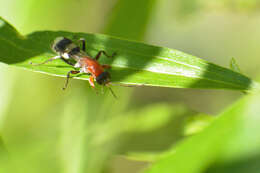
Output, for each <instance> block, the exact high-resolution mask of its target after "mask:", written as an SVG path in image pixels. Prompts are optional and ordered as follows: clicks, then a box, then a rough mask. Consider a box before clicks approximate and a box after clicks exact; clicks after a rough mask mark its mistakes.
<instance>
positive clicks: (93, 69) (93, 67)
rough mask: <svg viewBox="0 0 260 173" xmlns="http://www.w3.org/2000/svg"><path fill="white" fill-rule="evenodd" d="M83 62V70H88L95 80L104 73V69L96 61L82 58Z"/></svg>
mask: <svg viewBox="0 0 260 173" xmlns="http://www.w3.org/2000/svg"><path fill="white" fill-rule="evenodd" d="M81 61H82V62H81V64H82V65H83V66H84V67H83V68H87V71H89V73H91V74H92V75H93V76H94V77H95V78H96V77H97V76H99V75H100V74H101V73H103V72H104V69H103V67H102V66H101V65H100V64H99V63H98V62H97V61H96V60H94V59H91V58H88V57H86V58H82V59H81Z"/></svg>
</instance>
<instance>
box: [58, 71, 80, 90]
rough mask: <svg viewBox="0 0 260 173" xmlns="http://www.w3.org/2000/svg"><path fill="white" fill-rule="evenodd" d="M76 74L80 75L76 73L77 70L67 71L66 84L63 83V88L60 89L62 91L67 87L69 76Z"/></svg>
mask: <svg viewBox="0 0 260 173" xmlns="http://www.w3.org/2000/svg"><path fill="white" fill-rule="evenodd" d="M78 73H80V71H78V70H71V71H69V72H68V73H67V78H66V82H65V85H64V87H63V88H62V89H63V90H65V89H66V88H67V86H68V83H69V78H70V74H78Z"/></svg>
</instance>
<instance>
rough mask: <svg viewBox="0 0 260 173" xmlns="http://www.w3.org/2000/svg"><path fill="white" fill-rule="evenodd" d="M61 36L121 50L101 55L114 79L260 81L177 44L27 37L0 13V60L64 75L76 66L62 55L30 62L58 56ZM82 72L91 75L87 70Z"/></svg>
mask: <svg viewBox="0 0 260 173" xmlns="http://www.w3.org/2000/svg"><path fill="white" fill-rule="evenodd" d="M58 36H65V37H69V38H71V39H72V38H75V36H76V37H78V38H80V37H83V38H85V39H86V41H87V44H88V46H87V52H88V53H89V54H90V55H92V56H94V55H96V53H97V52H98V51H99V50H105V51H107V52H108V53H110V54H111V53H113V52H116V53H117V56H116V57H114V58H113V59H106V58H105V57H102V58H101V63H107V64H110V65H111V66H112V69H111V71H110V72H111V76H112V82H113V83H120V84H128V85H141V86H143V85H146V86H160V87H175V88H206V89H232V90H242V91H247V90H250V89H252V88H257V87H258V84H256V83H255V82H253V81H252V80H251V79H249V78H248V77H246V76H244V75H242V74H240V73H237V72H234V71H232V70H229V69H227V68H223V67H220V66H217V65H215V64H212V63H209V62H207V61H205V60H202V59H199V58H197V57H195V56H192V55H189V54H186V53H183V52H180V51H177V50H174V49H169V48H163V47H157V46H151V45H147V44H143V43H138V42H132V41H127V40H122V39H118V38H113V37H109V36H106V35H100V34H84V33H70V32H62V31H58V32H53V31H41V32H34V33H32V34H30V35H27V36H26V37H23V36H21V35H19V33H17V32H16V30H15V29H14V28H13V27H12V26H11V25H9V24H8V23H7V22H6V21H5V20H3V19H0V51H1V54H0V62H3V63H6V64H9V65H14V66H19V67H23V68H25V69H28V70H32V71H36V72H42V73H46V74H51V75H55V76H62V77H65V76H66V74H67V72H68V71H69V70H71V69H73V68H72V67H70V66H68V65H66V64H65V63H63V62H61V61H59V60H56V61H54V62H51V63H49V64H45V65H41V66H32V65H31V64H29V62H34V63H39V62H43V61H45V60H46V59H48V58H50V57H52V56H54V54H53V52H52V51H51V49H50V45H51V43H52V41H53V40H54V39H55V38H56V37H58ZM77 78H78V79H85V80H87V79H88V76H86V75H82V76H80V77H77Z"/></svg>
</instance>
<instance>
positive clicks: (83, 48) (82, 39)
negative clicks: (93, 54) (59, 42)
mask: <svg viewBox="0 0 260 173" xmlns="http://www.w3.org/2000/svg"><path fill="white" fill-rule="evenodd" d="M78 41H79V42H82V50H83V51H84V52H85V51H86V40H85V39H84V38H80V39H79V40H78Z"/></svg>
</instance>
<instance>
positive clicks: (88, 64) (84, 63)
mask: <svg viewBox="0 0 260 173" xmlns="http://www.w3.org/2000/svg"><path fill="white" fill-rule="evenodd" d="M79 42H82V49H81V48H80V46H79V44H76V43H74V42H73V41H72V40H71V39H68V38H65V37H58V38H56V39H55V40H54V42H53V44H52V50H53V51H54V52H55V53H57V54H58V55H57V56H55V57H52V58H50V59H48V60H46V61H45V62H42V63H39V64H33V65H41V64H45V63H47V62H50V61H53V60H55V59H61V60H63V61H64V62H65V63H67V64H69V65H71V66H73V67H75V68H76V69H79V70H71V71H69V72H68V73H67V78H66V82H65V86H64V87H63V89H66V88H67V86H68V82H69V78H70V77H71V74H78V73H85V74H90V77H89V83H90V86H91V87H93V88H94V87H95V84H94V80H96V82H97V83H98V84H100V85H103V86H108V85H109V83H110V79H111V77H110V74H109V72H108V71H105V69H108V68H110V65H107V64H103V65H101V64H99V62H98V59H99V58H100V56H101V54H104V55H105V56H106V57H108V58H112V57H114V56H115V53H114V54H113V55H111V56H109V55H108V54H107V53H106V52H105V51H104V50H101V51H99V52H98V53H97V55H96V56H95V58H92V57H91V56H89V55H87V53H86V52H85V51H86V43H85V40H84V39H80V40H79ZM71 59H72V60H74V61H75V62H76V63H75V62H71V61H70V60H71ZM108 88H109V89H110V91H111V93H112V94H113V96H114V97H116V96H115V94H114V92H113V91H112V89H111V88H110V87H108Z"/></svg>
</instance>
